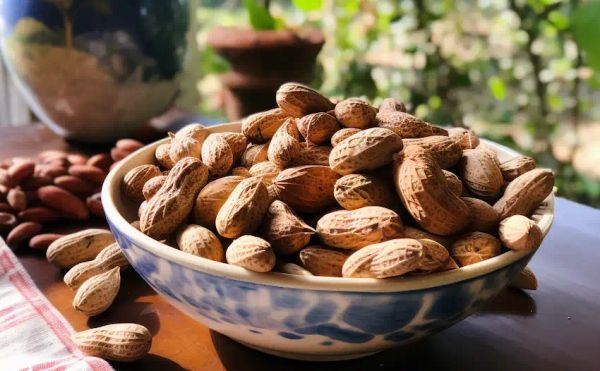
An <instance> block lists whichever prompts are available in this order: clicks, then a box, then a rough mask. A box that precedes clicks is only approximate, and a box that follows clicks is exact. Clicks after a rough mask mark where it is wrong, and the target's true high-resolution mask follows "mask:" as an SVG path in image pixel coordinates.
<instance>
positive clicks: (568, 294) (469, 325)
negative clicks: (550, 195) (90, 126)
mask: <svg viewBox="0 0 600 371" xmlns="http://www.w3.org/2000/svg"><path fill="white" fill-rule="evenodd" d="M0 143H1V145H0V159H2V158H5V157H10V156H17V155H33V154H34V153H36V152H38V151H40V150H42V149H51V148H63V149H64V148H68V146H67V144H65V143H64V142H63V141H62V140H61V139H59V138H57V137H56V136H55V135H53V134H51V133H50V132H49V131H48V130H46V129H44V128H42V127H41V126H39V125H32V126H30V127H27V128H18V129H2V130H0ZM79 227H82V226H79ZM57 228H58V229H61V228H62V229H65V228H67V229H73V228H77V226H72V225H68V226H66V225H63V226H57ZM17 256H18V257H19V259H20V261H21V263H22V264H23V265H24V266H25V268H26V269H27V271H28V272H29V274H30V275H31V276H32V278H33V280H34V281H35V283H36V284H37V285H38V287H39V288H40V289H41V290H42V292H43V293H44V294H45V295H46V296H47V297H48V299H49V300H50V301H51V302H52V304H54V305H55V306H56V307H57V308H58V310H59V311H60V312H61V313H62V314H63V315H64V316H65V317H66V318H67V320H68V321H69V322H70V323H71V324H72V325H73V327H74V328H75V329H76V330H83V329H86V328H89V327H96V326H101V325H104V324H108V323H113V322H137V323H140V324H143V325H145V326H147V327H148V328H149V329H150V331H151V332H152V334H153V335H154V339H153V343H152V349H151V351H150V354H149V355H148V356H147V357H145V358H144V359H142V360H140V361H137V362H134V363H131V364H119V363H113V366H114V367H115V368H116V369H118V370H161V371H167V370H180V369H189V370H225V369H227V370H372V369H378V370H384V369H390V370H392V369H393V370H400V369H407V370H429V369H434V370H481V369H485V370H600V354H599V350H600V268H599V265H600V264H599V263H600V211H598V210H595V209H591V208H588V207H586V206H582V205H579V204H575V203H573V202H570V201H566V200H559V202H558V203H557V208H556V219H555V223H554V227H553V229H552V231H551V232H550V234H549V235H548V237H547V238H546V240H545V241H544V243H543V245H542V247H541V249H540V251H539V252H538V253H537V254H536V256H535V257H534V258H533V260H532V263H531V264H530V266H531V267H532V269H533V270H534V271H535V273H536V275H537V277H538V280H539V289H538V290H537V291H531V292H524V291H520V290H515V289H506V290H504V291H503V292H502V293H501V294H500V295H499V296H498V297H497V298H496V299H494V300H493V301H491V302H490V303H489V304H488V305H486V307H485V308H484V309H483V310H481V311H480V312H479V313H477V314H475V315H473V316H471V317H469V318H468V319H466V320H464V321H462V322H460V323H459V324H457V325H455V326H453V327H451V328H449V329H447V330H445V331H443V332H441V333H439V334H436V335H434V336H431V337H429V338H426V339H423V340H420V341H418V342H416V343H413V344H410V345H406V346H403V347H401V348H397V349H392V350H388V351H385V352H381V353H379V354H376V355H373V356H370V357H367V358H363V359H360V360H353V361H346V362H333V363H327V364H323V363H310V362H298V361H291V360H286V359H282V358H277V357H273V356H269V355H266V354H262V353H260V352H257V351H255V350H251V349H249V348H246V347H244V346H242V345H240V344H238V343H236V342H234V341H232V340H230V339H229V338H227V337H225V336H222V335H220V334H218V333H216V332H213V331H211V330H209V329H208V328H206V327H204V326H203V325H201V324H199V323H197V322H195V321H193V320H192V319H190V318H188V317H187V316H185V315H184V314H182V313H180V312H179V311H178V310H177V309H175V308H173V307H172V306H171V305H169V304H168V303H167V302H166V301H164V300H163V299H161V298H160V297H159V296H158V295H157V294H156V293H154V291H153V290H152V289H151V288H150V287H148V286H147V285H146V284H145V283H144V281H143V280H142V279H141V278H139V277H138V276H137V275H136V274H135V272H133V271H132V270H128V271H127V272H126V273H124V275H123V283H122V286H121V291H120V292H119V295H118V297H117V299H116V301H115V303H114V304H113V305H112V307H111V308H110V309H109V310H108V311H107V312H105V313H103V314H101V315H99V316H97V317H94V318H90V319H88V318H87V317H85V316H84V315H82V314H81V313H78V312H76V311H75V310H74V309H73V308H72V306H71V302H72V299H73V296H74V292H73V291H71V290H70V289H69V288H68V287H67V286H66V285H65V284H64V283H63V282H62V276H63V274H64V272H60V271H59V270H58V269H57V268H55V267H54V266H52V265H51V264H49V263H48V262H47V261H46V260H45V257H44V255H43V254H41V253H39V252H32V251H27V250H21V251H18V252H17ZM0 363H1V362H0Z"/></svg>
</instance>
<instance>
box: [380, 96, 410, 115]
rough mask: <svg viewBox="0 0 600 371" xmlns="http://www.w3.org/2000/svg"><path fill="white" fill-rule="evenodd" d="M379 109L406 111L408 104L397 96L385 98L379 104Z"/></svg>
mask: <svg viewBox="0 0 600 371" xmlns="http://www.w3.org/2000/svg"><path fill="white" fill-rule="evenodd" d="M379 111H384V112H385V111H399V112H406V106H405V105H404V103H402V102H400V101H399V100H397V99H395V98H385V99H384V100H383V101H382V102H381V104H380V105H379Z"/></svg>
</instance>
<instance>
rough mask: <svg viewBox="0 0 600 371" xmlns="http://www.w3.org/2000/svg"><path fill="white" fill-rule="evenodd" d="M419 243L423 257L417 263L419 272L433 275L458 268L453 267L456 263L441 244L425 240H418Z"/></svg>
mask: <svg viewBox="0 0 600 371" xmlns="http://www.w3.org/2000/svg"><path fill="white" fill-rule="evenodd" d="M419 242H420V243H421V244H422V245H423V257H422V258H421V259H420V261H419V268H418V270H419V272H422V273H433V272H437V271H442V270H449V269H453V268H458V266H456V267H455V265H456V263H455V262H454V261H453V260H452V258H451V257H450V253H448V250H447V249H446V248H445V247H444V246H443V245H442V244H440V243H438V242H435V241H434V240H430V239H426V238H425V239H420V240H419ZM453 263H454V264H453Z"/></svg>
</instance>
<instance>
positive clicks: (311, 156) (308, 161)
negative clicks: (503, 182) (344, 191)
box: [293, 145, 332, 166]
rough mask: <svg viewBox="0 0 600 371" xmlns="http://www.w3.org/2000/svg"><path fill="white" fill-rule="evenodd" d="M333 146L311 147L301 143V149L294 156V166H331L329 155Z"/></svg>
mask: <svg viewBox="0 0 600 371" xmlns="http://www.w3.org/2000/svg"><path fill="white" fill-rule="evenodd" d="M331 150H332V148H331V147H329V146H314V147H309V146H305V145H301V147H300V150H299V151H298V153H297V154H296V157H295V158H294V161H293V165H294V166H302V165H321V166H329V155H330V154H331Z"/></svg>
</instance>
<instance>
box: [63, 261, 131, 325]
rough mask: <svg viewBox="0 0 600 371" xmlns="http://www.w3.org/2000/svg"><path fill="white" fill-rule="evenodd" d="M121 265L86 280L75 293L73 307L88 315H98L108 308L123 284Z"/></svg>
mask: <svg viewBox="0 0 600 371" xmlns="http://www.w3.org/2000/svg"><path fill="white" fill-rule="evenodd" d="M120 269H121V268H119V267H114V268H113V269H111V270H109V271H107V272H104V273H100V274H98V275H95V276H93V277H91V278H89V279H88V280H87V281H85V282H84V283H83V284H82V285H81V286H80V287H79V289H77V293H76V294H75V298H74V299H73V307H74V308H75V309H76V310H77V311H79V312H82V313H83V314H85V315H86V316H90V317H91V316H96V315H98V314H100V313H102V312H104V311H105V310H107V309H108V308H109V307H110V305H111V304H112V302H113V301H114V300H115V298H116V297H117V293H118V292H119V288H120V286H121V274H120V273H119V272H120Z"/></svg>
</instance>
